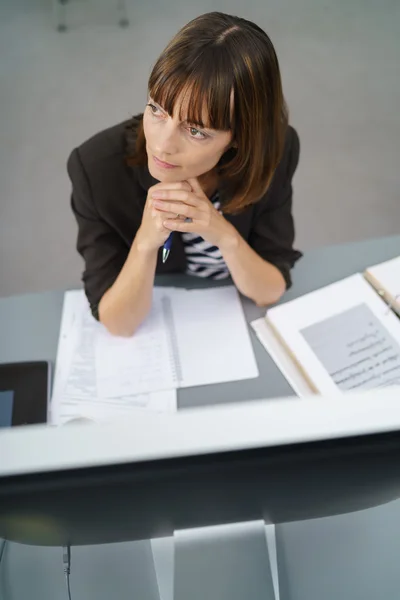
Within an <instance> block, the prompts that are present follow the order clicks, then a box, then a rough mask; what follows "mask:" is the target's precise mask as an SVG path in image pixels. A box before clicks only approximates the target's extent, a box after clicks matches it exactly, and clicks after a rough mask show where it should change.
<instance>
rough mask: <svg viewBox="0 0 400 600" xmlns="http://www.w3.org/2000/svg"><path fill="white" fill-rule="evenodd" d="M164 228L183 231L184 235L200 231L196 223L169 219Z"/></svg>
mask: <svg viewBox="0 0 400 600" xmlns="http://www.w3.org/2000/svg"><path fill="white" fill-rule="evenodd" d="M163 226H164V227H165V229H169V230H170V231H181V232H182V233H197V229H198V226H197V225H196V223H193V222H191V221H186V220H185V221H182V220H180V219H167V220H166V221H164V222H163Z"/></svg>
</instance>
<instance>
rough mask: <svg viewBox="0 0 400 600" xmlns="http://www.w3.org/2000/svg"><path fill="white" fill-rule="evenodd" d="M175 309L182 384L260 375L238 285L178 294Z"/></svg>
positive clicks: (174, 316)
mask: <svg viewBox="0 0 400 600" xmlns="http://www.w3.org/2000/svg"><path fill="white" fill-rule="evenodd" d="M172 312H173V321H174V329H175V333H176V340H175V346H176V352H175V353H176V354H178V357H179V364H178V365H177V371H178V376H179V378H180V387H192V386H199V385H207V384H212V383H222V382H227V381H238V380H241V379H251V378H253V377H258V368H257V363H256V359H255V356H254V351H253V346H252V343H251V339H250V333H249V329H248V325H247V322H246V319H245V317H244V313H243V308H242V305H241V302H240V298H239V294H238V292H237V290H236V288H235V287H234V286H225V287H219V288H211V289H210V288H209V289H203V290H189V291H186V292H185V293H183V294H177V295H176V296H175V297H174V299H173V303H172Z"/></svg>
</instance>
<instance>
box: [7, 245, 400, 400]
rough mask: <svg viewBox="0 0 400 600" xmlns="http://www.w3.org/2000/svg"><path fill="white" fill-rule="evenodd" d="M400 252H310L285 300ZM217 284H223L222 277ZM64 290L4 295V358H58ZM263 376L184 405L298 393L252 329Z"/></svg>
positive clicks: (250, 313) (171, 281)
mask: <svg viewBox="0 0 400 600" xmlns="http://www.w3.org/2000/svg"><path fill="white" fill-rule="evenodd" d="M399 254H400V236H393V237H387V238H380V239H373V240H367V241H364V242H357V243H352V244H343V245H339V246H329V247H324V248H318V249H315V250H312V251H310V252H307V253H306V254H305V256H304V257H303V259H302V260H301V261H300V262H299V263H298V265H297V266H296V268H295V269H294V271H293V287H292V288H291V289H290V290H289V291H288V292H287V293H286V295H285V297H284V300H290V299H292V298H296V297H297V296H301V295H302V294H305V293H307V292H311V291H313V290H315V289H317V288H319V287H322V286H324V285H328V284H329V283H332V282H334V281H337V280H339V279H342V278H343V277H347V276H349V275H352V274H354V273H356V272H359V271H363V270H365V269H366V268H367V267H368V266H370V265H372V264H375V263H378V262H381V261H384V260H388V259H390V258H393V257H394V256H397V255H399ZM157 284H158V285H169V286H174V285H180V286H187V287H189V286H190V287H205V286H206V285H210V282H204V281H203V280H199V279H196V278H194V277H188V276H183V275H182V276H167V277H166V276H164V277H159V278H157ZM216 285H221V284H220V282H218V283H217V284H216ZM63 294H64V291H53V292H44V293H39V294H26V295H20V296H12V297H9V298H0V332H1V339H0V363H6V362H18V361H24V360H26V361H30V360H48V361H51V362H53V363H55V360H56V354H57V344H58V334H59V328H60V319H61V312H62V303H63ZM243 307H244V311H245V315H246V319H247V320H248V321H249V322H250V321H252V320H254V319H257V318H258V317H260V316H262V315H263V314H264V313H265V310H264V309H260V308H258V307H257V306H255V305H254V303H252V302H250V301H249V300H247V299H246V298H244V299H243ZM251 337H252V342H253V347H254V351H255V355H256V360H257V363H258V368H259V371H260V377H258V378H257V379H249V380H244V381H237V382H232V383H224V384H219V385H213V386H207V401H206V399H205V398H204V396H203V391H202V388H201V387H199V388H189V389H183V390H178V406H179V407H180V408H185V407H190V406H199V405H202V404H206V403H213V404H217V403H224V402H225V403H227V402H241V401H244V400H256V399H259V398H274V397H275V398H276V397H279V396H289V395H291V394H293V392H292V389H291V387H290V386H289V384H288V383H287V381H286V380H285V379H284V377H283V376H282V374H281V372H280V371H279V369H278V368H277V367H276V365H275V363H274V362H273V360H272V359H271V358H270V357H269V356H268V354H267V353H266V352H265V350H264V348H263V347H262V346H261V344H260V342H259V341H258V340H257V338H256V336H255V334H254V333H253V331H251Z"/></svg>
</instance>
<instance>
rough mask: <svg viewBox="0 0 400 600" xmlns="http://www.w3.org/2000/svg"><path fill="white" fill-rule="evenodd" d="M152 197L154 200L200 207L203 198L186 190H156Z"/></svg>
mask: <svg viewBox="0 0 400 600" xmlns="http://www.w3.org/2000/svg"><path fill="white" fill-rule="evenodd" d="M151 197H152V199H153V200H172V201H178V202H184V203H185V204H189V205H190V206H198V205H199V204H200V203H201V202H202V199H201V198H199V197H198V196H195V195H194V194H193V193H192V192H188V191H186V190H155V191H154V192H152V194H151Z"/></svg>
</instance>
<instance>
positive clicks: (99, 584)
mask: <svg viewBox="0 0 400 600" xmlns="http://www.w3.org/2000/svg"><path fill="white" fill-rule="evenodd" d="M399 253H400V236H395V237H390V238H384V239H377V240H369V241H366V242H360V243H355V244H346V245H341V246H334V247H326V248H320V249H317V250H314V251H311V252H308V253H307V254H306V255H305V257H304V258H303V260H302V261H300V263H299V265H298V266H297V267H296V269H295V270H294V273H293V280H294V286H293V288H292V289H291V290H290V291H289V292H288V293H287V294H286V296H285V299H291V298H295V297H296V296H298V295H301V294H304V293H307V292H309V291H312V290H314V289H316V288H318V287H321V286H324V285H327V284H329V283H331V282H333V281H336V280H338V279H341V278H343V277H346V276H348V275H351V274H353V273H355V272H357V271H362V270H364V269H365V268H366V267H367V266H369V265H371V264H374V263H377V262H380V261H383V260H387V259H389V258H392V257H394V256H396V255H398V254H399ZM185 281H187V280H186V279H185V278H179V277H178V278H169V279H167V280H162V281H159V282H158V283H160V284H165V285H175V284H176V285H178V284H182V283H184V282H185ZM190 281H191V283H193V284H196V285H198V286H201V285H204V282H202V281H197V280H192V279H190ZM62 301H63V292H62V291H59V292H48V293H42V294H28V295H24V296H16V297H10V298H2V299H0V332H1V340H0V362H9V361H21V360H50V361H54V360H55V357H56V352H57V343H58V332H59V324H60V317H61V311H62ZM243 304H244V310H245V313H246V318H247V319H248V321H251V320H253V319H255V318H257V317H259V316H260V315H262V314H263V312H264V311H263V310H262V309H258V308H257V307H255V306H254V305H252V303H250V302H248V301H247V300H244V301H243ZM252 341H253V344H254V349H255V353H256V358H257V362H258V365H259V369H260V377H259V378H258V379H257V380H249V381H244V382H238V383H234V384H223V385H218V386H212V392H213V393H212V401H213V402H230V401H241V400H245V399H254V398H261V397H264V398H265V397H273V396H275V397H276V396H283V395H287V394H288V393H289V394H290V393H291V389H290V388H289V386H288V384H287V382H286V381H285V379H284V378H283V377H282V375H281V374H280V372H279V370H278V369H277V368H276V366H275V364H274V363H273V361H272V360H271V359H270V358H269V356H268V355H267V354H266V352H265V350H264V349H263V348H262V346H261V345H260V344H259V342H258V340H257V339H256V338H255V336H254V335H253V334H252ZM209 390H211V386H209ZM207 396H208V398H209V397H210V396H211V394H207ZM203 403H204V400H203V396H202V393H201V388H197V389H191V390H181V391H180V392H179V404H180V406H181V407H185V406H193V405H198V404H203ZM399 522H400V502H399V501H397V502H392V503H390V504H387V505H383V506H379V507H376V508H372V509H369V510H366V511H362V512H359V513H351V514H348V515H339V516H337V517H330V518H326V519H315V520H312V521H303V522H299V523H288V524H283V525H280V526H277V528H276V529H277V542H278V561H279V565H280V578H281V600H337V598H343V600H355V599H358V598H362V599H363V600H375V599H376V598H395V597H397V596H398V588H399V586H400V574H399V572H398V565H397V556H398V555H399V553H400V541H399V540H400V536H399V532H398V529H399V527H398V526H397V524H398V523H399ZM72 557H73V558H72V575H71V581H72V584H71V585H72V590H73V596H72V597H73V599H75V598H85V600H106V599H107V600H108V599H109V598H118V599H119V600H125V599H126V600H128V598H129V599H130V598H141V600H159V598H160V596H159V592H158V585H157V579H156V573H155V569H154V563H153V559H152V555H151V549H150V544H149V542H147V541H143V542H135V543H124V544H111V545H106V546H96V547H79V548H74V549H73V554H72ZM0 597H1V598H4V599H5V600H6V599H7V598H10V599H11V598H12V599H13V600H25V599H26V598H28V597H35V598H36V597H37V598H41V600H59V599H60V600H61V599H64V598H65V597H66V596H65V587H64V580H63V573H62V553H61V550H60V549H58V548H35V547H31V546H19V545H18V544H10V545H9V548H8V550H7V553H6V556H5V559H4V562H3V565H2V575H1V577H0ZM161 600H169V599H167V598H165V597H162V598H161ZM219 600H228V599H227V598H224V597H221V598H220V599H219ZM266 600H272V596H270V595H269V596H267V595H266Z"/></svg>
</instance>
